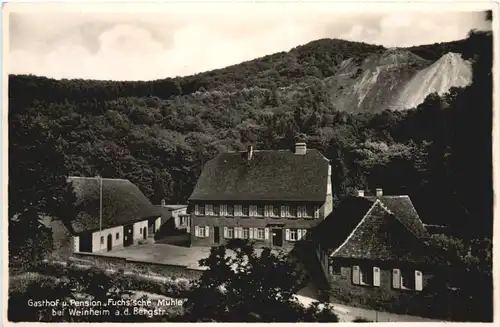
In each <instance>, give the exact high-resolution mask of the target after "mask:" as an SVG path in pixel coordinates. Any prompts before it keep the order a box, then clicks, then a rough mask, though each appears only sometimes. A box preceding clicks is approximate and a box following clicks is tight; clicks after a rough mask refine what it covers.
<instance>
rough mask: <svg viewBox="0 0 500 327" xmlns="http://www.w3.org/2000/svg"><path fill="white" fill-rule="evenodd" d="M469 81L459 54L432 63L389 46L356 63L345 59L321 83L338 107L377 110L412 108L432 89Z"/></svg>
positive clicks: (466, 65) (444, 89)
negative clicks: (334, 71)
mask: <svg viewBox="0 0 500 327" xmlns="http://www.w3.org/2000/svg"><path fill="white" fill-rule="evenodd" d="M471 81H472V68H471V64H470V63H469V62H467V61H465V60H463V59H462V58H461V56H460V55H459V54H455V53H448V54H446V55H444V56H443V57H441V58H440V59H439V60H437V61H436V62H434V63H433V62H431V61H428V60H425V59H422V58H420V57H419V56H417V55H415V54H414V53H412V52H410V51H407V50H404V49H388V50H387V51H385V52H384V53H382V54H380V55H379V54H373V55H370V56H368V57H367V58H366V59H365V60H364V61H363V62H361V63H359V64H357V63H355V62H354V60H352V59H347V60H344V61H343V62H342V63H341V64H340V66H339V69H338V71H337V73H336V74H335V75H334V76H331V77H329V78H326V79H325V80H324V83H325V85H327V86H328V88H329V89H330V90H331V93H330V95H331V101H332V102H333V103H334V105H335V106H336V108H338V109H339V110H346V111H350V112H378V111H382V110H385V109H391V110H405V109H411V108H414V107H416V106H418V105H419V104H420V103H422V102H423V101H424V99H425V98H426V96H427V95H429V94H431V93H434V92H437V93H439V94H444V93H446V92H448V91H449V90H450V88H452V87H465V86H467V85H469V84H470V83H471Z"/></svg>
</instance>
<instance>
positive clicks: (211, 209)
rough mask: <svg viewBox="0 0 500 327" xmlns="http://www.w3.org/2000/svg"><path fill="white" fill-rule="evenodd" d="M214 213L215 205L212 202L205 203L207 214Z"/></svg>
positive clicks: (211, 214)
mask: <svg viewBox="0 0 500 327" xmlns="http://www.w3.org/2000/svg"><path fill="white" fill-rule="evenodd" d="M213 214H214V206H213V205H211V204H206V205H205V215H207V216H213Z"/></svg>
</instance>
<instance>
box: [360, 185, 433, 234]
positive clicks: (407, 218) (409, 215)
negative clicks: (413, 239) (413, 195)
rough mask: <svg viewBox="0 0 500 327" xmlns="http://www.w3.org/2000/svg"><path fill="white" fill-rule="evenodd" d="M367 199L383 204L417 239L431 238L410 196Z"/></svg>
mask: <svg viewBox="0 0 500 327" xmlns="http://www.w3.org/2000/svg"><path fill="white" fill-rule="evenodd" d="M365 198H366V199H368V200H370V201H372V202H375V201H376V200H379V201H380V202H382V204H383V205H384V206H385V207H386V208H387V209H388V210H389V211H390V212H392V213H393V214H394V216H395V217H396V218H397V219H398V220H399V221H400V222H401V223H402V224H403V225H405V226H406V227H407V228H408V229H409V230H410V231H411V232H412V233H413V234H415V235H416V236H417V237H419V238H427V237H429V233H428V232H427V230H426V229H425V226H424V224H423V223H422V220H420V217H419V216H418V213H417V210H415V207H414V206H413V203H412V202H411V199H410V197H409V196H408V195H384V196H379V197H377V196H367V197H365Z"/></svg>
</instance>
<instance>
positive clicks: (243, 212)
mask: <svg viewBox="0 0 500 327" xmlns="http://www.w3.org/2000/svg"><path fill="white" fill-rule="evenodd" d="M248 214H249V208H248V206H242V207H241V215H242V216H244V217H246V216H248Z"/></svg>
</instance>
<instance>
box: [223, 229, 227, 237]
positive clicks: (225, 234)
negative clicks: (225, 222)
mask: <svg viewBox="0 0 500 327" xmlns="http://www.w3.org/2000/svg"><path fill="white" fill-rule="evenodd" d="M224 237H225V238H227V227H224Z"/></svg>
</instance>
